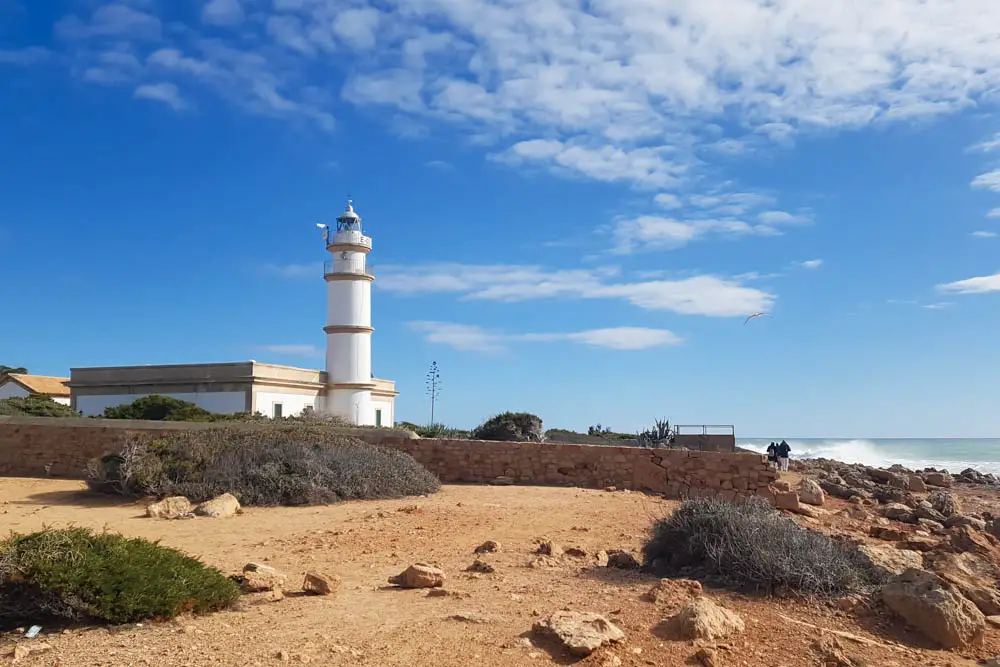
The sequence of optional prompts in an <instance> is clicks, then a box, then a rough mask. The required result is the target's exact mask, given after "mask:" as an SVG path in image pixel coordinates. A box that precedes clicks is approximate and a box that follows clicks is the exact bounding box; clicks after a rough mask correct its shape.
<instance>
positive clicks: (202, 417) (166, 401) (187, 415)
mask: <svg viewBox="0 0 1000 667" xmlns="http://www.w3.org/2000/svg"><path fill="white" fill-rule="evenodd" d="M103 417H104V418H105V419H147V420H152V421H180V422H208V421H213V414H212V413H211V412H209V411H208V410H206V409H204V408H202V407H200V406H197V405H195V404H194V403H189V402H188V401H182V400H181V399H179V398H173V397H171V396H160V395H159V394H153V395H151V396H143V397H142V398H137V399H135V400H134V401H132V402H131V403H124V404H122V405H115V406H111V407H107V408H104V415H103Z"/></svg>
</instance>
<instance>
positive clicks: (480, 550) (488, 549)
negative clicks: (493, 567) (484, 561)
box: [473, 540, 500, 554]
mask: <svg viewBox="0 0 1000 667" xmlns="http://www.w3.org/2000/svg"><path fill="white" fill-rule="evenodd" d="M497 551H500V543H499V542H494V541H493V540H486V541H485V542H483V543H482V544H480V545H479V546H478V547H476V548H475V549H474V550H473V552H474V553H477V554H492V553H496V552H497Z"/></svg>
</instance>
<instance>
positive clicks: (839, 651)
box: [812, 635, 866, 667]
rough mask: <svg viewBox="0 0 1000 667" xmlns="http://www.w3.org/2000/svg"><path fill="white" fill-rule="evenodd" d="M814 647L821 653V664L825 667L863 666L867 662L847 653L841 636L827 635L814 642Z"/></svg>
mask: <svg viewBox="0 0 1000 667" xmlns="http://www.w3.org/2000/svg"><path fill="white" fill-rule="evenodd" d="M812 649H813V650H814V651H816V652H817V653H819V655H820V664H822V665H824V667H861V666H862V665H864V664H866V663H864V662H862V661H860V660H855V659H854V658H852V657H851V656H849V655H847V653H846V652H845V650H844V645H843V643H842V642H841V641H840V638H838V637H835V636H829V635H825V636H822V637H820V638H819V639H817V640H815V641H814V642H813V643H812Z"/></svg>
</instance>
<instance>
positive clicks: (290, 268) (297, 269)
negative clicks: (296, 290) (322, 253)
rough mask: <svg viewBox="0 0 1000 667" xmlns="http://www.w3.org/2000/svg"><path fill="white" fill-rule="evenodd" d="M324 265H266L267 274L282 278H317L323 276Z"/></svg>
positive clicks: (264, 267)
mask: <svg viewBox="0 0 1000 667" xmlns="http://www.w3.org/2000/svg"><path fill="white" fill-rule="evenodd" d="M322 268H323V267H322V265H321V264H319V263H316V264H265V265H264V266H263V269H264V271H265V273H269V274H271V275H274V276H281V277H282V278H316V277H318V276H321V275H322Z"/></svg>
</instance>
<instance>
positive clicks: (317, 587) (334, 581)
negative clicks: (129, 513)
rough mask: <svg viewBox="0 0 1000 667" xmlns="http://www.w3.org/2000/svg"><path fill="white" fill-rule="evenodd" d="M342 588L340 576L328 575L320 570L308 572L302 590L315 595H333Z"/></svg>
mask: <svg viewBox="0 0 1000 667" xmlns="http://www.w3.org/2000/svg"><path fill="white" fill-rule="evenodd" d="M338 588H340V577H337V576H327V575H324V574H320V573H319V572H306V576H305V579H304V580H303V581H302V590H303V591H305V592H306V593H312V594H313V595H333V594H334V593H335V592H336V591H337V589H338Z"/></svg>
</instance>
